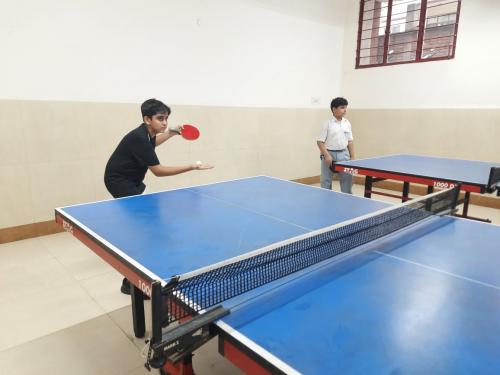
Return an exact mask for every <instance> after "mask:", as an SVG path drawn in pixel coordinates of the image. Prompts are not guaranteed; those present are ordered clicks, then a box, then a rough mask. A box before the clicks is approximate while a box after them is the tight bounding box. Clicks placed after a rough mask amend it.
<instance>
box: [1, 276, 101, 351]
mask: <svg viewBox="0 0 500 375" xmlns="http://www.w3.org/2000/svg"><path fill="white" fill-rule="evenodd" d="M0 311H1V312H2V318H1V319H0V332H2V334H1V335H0V351H1V350H4V349H7V348H10V347H13V346H16V345H19V344H22V343H25V342H27V341H31V340H33V339H36V338H39V337H41V336H44V335H47V334H50V333H52V332H55V331H57V330H60V329H63V328H67V327H69V326H72V325H75V324H78V323H81V322H83V321H85V320H88V319H92V318H95V317H96V316H99V315H102V314H103V313H104V311H103V310H102V308H101V307H100V306H99V305H98V304H97V303H96V302H95V301H94V300H92V298H91V297H90V296H89V295H88V294H87V292H86V291H85V290H84V289H83V288H82V287H81V286H80V285H77V284H72V285H67V286H62V287H54V288H46V289H45V290H44V291H43V292H40V293H35V294H32V295H30V296H29V298H26V297H25V296H19V297H18V298H13V299H9V300H7V301H4V302H1V303H0Z"/></svg>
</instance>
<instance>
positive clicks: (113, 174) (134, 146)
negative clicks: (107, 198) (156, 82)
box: [104, 99, 213, 294]
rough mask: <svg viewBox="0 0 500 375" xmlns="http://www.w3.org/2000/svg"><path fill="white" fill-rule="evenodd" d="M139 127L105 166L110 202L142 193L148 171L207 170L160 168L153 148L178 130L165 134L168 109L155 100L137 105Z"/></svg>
mask: <svg viewBox="0 0 500 375" xmlns="http://www.w3.org/2000/svg"><path fill="white" fill-rule="evenodd" d="M141 112H142V119H143V121H144V122H143V123H142V124H141V125H139V127H137V128H135V129H134V130H132V131H131V132H129V133H128V134H127V135H125V137H123V139H122V140H121V141H120V143H119V144H118V147H116V150H115V151H114V152H113V154H112V155H111V157H110V158H109V160H108V163H107V164H106V170H105V172H104V184H105V185H106V188H107V189H108V191H109V192H110V193H111V195H112V196H113V197H114V198H121V197H128V196H131V195H138V194H142V193H143V192H144V189H145V188H146V185H144V182H143V180H144V177H145V176H146V172H147V171H148V169H149V170H150V171H151V172H153V174H154V175H155V176H158V177H162V176H172V175H176V174H179V173H185V172H189V171H192V170H194V169H198V170H200V169H211V168H213V167H212V166H211V165H209V164H204V163H200V162H197V163H195V164H189V165H184V166H176V167H167V166H164V165H161V164H160V161H159V160H158V156H156V152H155V147H156V146H159V145H161V144H162V143H163V142H165V141H166V140H168V139H170V138H171V137H173V136H174V135H176V134H179V130H180V128H179V127H172V128H169V129H168V130H167V120H168V116H169V115H170V112H171V111H170V108H169V107H168V106H167V105H165V104H164V103H162V102H160V101H159V100H156V99H148V100H146V101H145V102H144V103H142V105H141ZM121 291H122V293H125V294H130V283H129V282H128V280H127V279H123V284H122V288H121Z"/></svg>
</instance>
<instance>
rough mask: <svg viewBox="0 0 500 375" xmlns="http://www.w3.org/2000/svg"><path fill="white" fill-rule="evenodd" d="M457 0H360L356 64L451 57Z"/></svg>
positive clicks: (455, 27)
mask: <svg viewBox="0 0 500 375" xmlns="http://www.w3.org/2000/svg"><path fill="white" fill-rule="evenodd" d="M460 3H461V0H361V1H360V11H359V29H358V46H357V49H356V68H368V67H373V66H383V65H393V64H406V63H415V62H424V61H434V60H444V59H452V58H454V57H455V46H456V42H457V31H458V18H459V15H460Z"/></svg>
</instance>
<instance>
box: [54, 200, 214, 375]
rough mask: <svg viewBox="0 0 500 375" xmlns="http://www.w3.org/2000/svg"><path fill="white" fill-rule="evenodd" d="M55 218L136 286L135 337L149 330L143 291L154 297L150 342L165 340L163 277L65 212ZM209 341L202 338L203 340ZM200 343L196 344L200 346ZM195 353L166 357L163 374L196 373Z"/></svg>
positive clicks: (133, 303)
mask: <svg viewBox="0 0 500 375" xmlns="http://www.w3.org/2000/svg"><path fill="white" fill-rule="evenodd" d="M55 221H56V223H57V224H59V225H61V226H62V228H63V229H64V230H65V231H67V232H69V233H70V234H72V235H73V236H75V237H76V238H77V239H79V240H80V241H81V242H82V243H83V244H85V245H86V246H87V247H88V248H89V249H90V250H92V251H93V252H94V253H96V254H97V255H98V256H99V257H101V258H102V259H103V260H104V261H106V262H107V263H108V264H109V265H110V266H112V267H113V268H114V269H116V270H117V271H118V272H119V273H120V274H122V275H123V276H124V277H126V278H127V279H128V280H129V281H130V283H131V285H133V290H132V291H131V305H132V324H133V329H134V334H135V336H136V337H138V338H141V337H144V335H145V333H146V322H145V315H144V295H147V296H148V297H150V298H151V340H150V345H154V344H155V343H160V342H162V338H163V334H162V316H163V315H164V314H165V311H166V310H165V309H166V304H165V299H164V297H163V295H162V289H163V287H162V285H161V281H160V278H158V279H153V278H151V277H150V276H149V275H147V274H146V273H145V272H143V271H142V270H140V269H139V268H138V267H136V266H135V265H134V264H132V263H131V262H129V261H128V260H127V259H125V258H123V257H121V256H120V255H119V254H117V253H116V252H115V251H114V250H113V249H111V248H110V247H109V246H107V245H106V244H104V243H103V242H102V241H100V240H99V239H97V238H95V237H93V236H92V235H90V234H89V233H87V232H85V231H83V230H82V228H81V227H80V226H79V225H78V224H77V223H75V222H74V221H73V220H71V219H70V218H68V217H67V216H66V215H64V214H62V213H61V212H59V211H58V210H57V209H56V211H55ZM204 342H206V341H203V343H204ZM201 344H202V343H200V345H201ZM200 345H198V346H197V347H199V346H200ZM197 347H195V348H193V350H194V349H196V348H197ZM191 357H192V354H191V353H189V354H187V355H186V354H185V353H184V354H183V355H182V356H179V357H178V358H176V360H175V361H174V362H172V361H171V360H170V359H167V360H166V362H165V363H163V362H159V363H160V365H159V367H158V368H159V369H160V372H161V373H162V374H171V375H194V370H193V367H192V361H191Z"/></svg>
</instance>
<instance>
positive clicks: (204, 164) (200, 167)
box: [193, 160, 214, 170]
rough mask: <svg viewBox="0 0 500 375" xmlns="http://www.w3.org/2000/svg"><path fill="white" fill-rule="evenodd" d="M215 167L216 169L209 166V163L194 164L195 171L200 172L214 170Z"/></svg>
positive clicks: (198, 162) (199, 162)
mask: <svg viewBox="0 0 500 375" xmlns="http://www.w3.org/2000/svg"><path fill="white" fill-rule="evenodd" d="M213 167H214V166H213V165H210V164H207V163H202V162H201V161H199V160H198V161H197V162H196V163H194V164H193V169H198V170H202V169H212V168H213Z"/></svg>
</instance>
